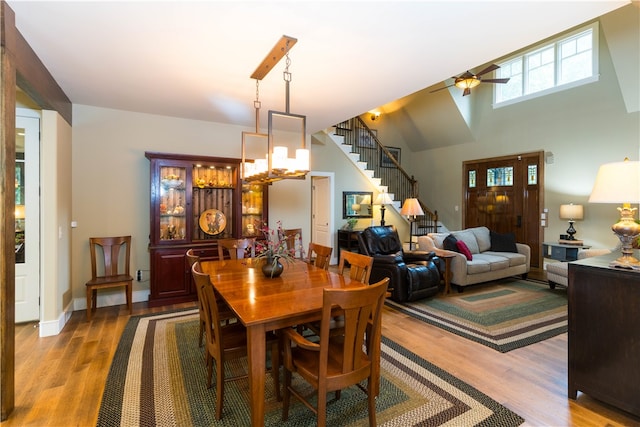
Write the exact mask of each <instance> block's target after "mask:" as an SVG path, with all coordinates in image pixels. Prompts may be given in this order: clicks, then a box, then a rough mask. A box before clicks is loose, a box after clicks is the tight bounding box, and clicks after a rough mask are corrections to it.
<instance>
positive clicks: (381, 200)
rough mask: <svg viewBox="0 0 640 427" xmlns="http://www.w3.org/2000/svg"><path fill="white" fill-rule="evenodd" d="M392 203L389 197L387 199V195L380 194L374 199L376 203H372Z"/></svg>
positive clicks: (384, 193)
mask: <svg viewBox="0 0 640 427" xmlns="http://www.w3.org/2000/svg"><path fill="white" fill-rule="evenodd" d="M392 203H393V200H392V199H391V197H389V193H386V192H384V191H383V192H381V193H378V197H376V201H375V202H373V204H374V205H390V204H392Z"/></svg>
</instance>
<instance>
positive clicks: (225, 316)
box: [185, 249, 236, 347]
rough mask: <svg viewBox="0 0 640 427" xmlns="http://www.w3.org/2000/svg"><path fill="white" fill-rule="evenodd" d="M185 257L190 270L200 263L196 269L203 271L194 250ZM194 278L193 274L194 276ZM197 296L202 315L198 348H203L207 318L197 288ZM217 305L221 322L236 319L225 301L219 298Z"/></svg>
mask: <svg viewBox="0 0 640 427" xmlns="http://www.w3.org/2000/svg"><path fill="white" fill-rule="evenodd" d="M185 256H186V257H187V262H188V263H189V270H192V269H193V265H194V264H196V263H198V265H197V266H196V267H195V268H196V269H198V271H200V272H201V273H202V271H201V269H200V256H198V255H196V254H195V253H194V252H193V249H189V250H187V253H186V254H185ZM192 277H193V274H192ZM193 280H194V282H195V277H194V279H193ZM196 294H197V296H198V314H199V315H200V328H199V329H200V330H199V332H198V347H202V341H203V338H204V327H205V317H204V309H203V308H202V295H201V289H200V288H199V287H198V286H196ZM216 301H217V304H218V314H219V316H220V320H221V321H222V322H227V323H228V322H229V320H230V319H235V318H236V316H235V313H234V312H233V310H231V308H229V306H228V305H227V303H226V302H224V300H223V299H222V298H217V299H216Z"/></svg>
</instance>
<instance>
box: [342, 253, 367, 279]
mask: <svg viewBox="0 0 640 427" xmlns="http://www.w3.org/2000/svg"><path fill="white" fill-rule="evenodd" d="M346 263H349V265H350V266H351V267H350V268H349V277H350V278H351V279H354V280H357V281H358V282H362V283H366V284H367V285H368V284H369V277H370V276H371V268H373V257H370V256H367V255H362V254H359V253H356V252H349V251H340V261H339V262H338V273H340V274H344V269H345V264H346Z"/></svg>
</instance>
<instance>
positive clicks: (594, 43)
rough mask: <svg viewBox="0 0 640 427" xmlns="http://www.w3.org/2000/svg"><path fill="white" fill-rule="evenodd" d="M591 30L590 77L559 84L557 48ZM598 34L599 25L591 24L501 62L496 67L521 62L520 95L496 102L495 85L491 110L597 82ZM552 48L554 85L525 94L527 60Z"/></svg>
mask: <svg viewBox="0 0 640 427" xmlns="http://www.w3.org/2000/svg"><path fill="white" fill-rule="evenodd" d="M589 30H591V52H592V55H591V75H590V76H588V77H585V78H582V79H579V80H575V81H572V82H569V83H563V84H559V83H558V82H559V80H560V73H561V72H562V67H561V64H562V62H561V59H560V49H559V48H558V46H559V45H560V44H561V43H563V42H565V41H567V40H570V39H572V38H575V37H576V36H577V35H579V34H582V33H584V32H586V31H589ZM599 34H600V32H599V24H598V22H593V23H591V24H588V25H585V26H582V27H580V28H577V29H576V30H574V31H572V32H570V33H567V34H563V35H562V36H561V37H557V38H555V39H553V40H550V41H546V42H544V43H540V44H539V45H536V46H534V47H532V48H531V49H528V50H527V51H525V52H522V53H520V54H518V55H514V56H511V57H509V58H507V59H505V60H504V61H501V62H500V63H499V64H498V65H500V66H502V65H503V64H507V63H510V62H513V61H515V60H518V59H519V60H520V61H521V64H522V65H521V67H522V82H521V84H522V92H521V93H522V95H520V96H518V97H515V98H511V99H508V100H505V101H500V102H498V101H497V96H498V91H499V90H500V86H502V85H500V84H497V85H495V87H494V89H493V108H500V107H506V106H508V105H513V104H516V103H518V102H522V101H527V100H529V99H534V98H538V97H541V96H545V95H549V94H552V93H556V92H560V91H563V90H567V89H571V88H574V87H577V86H582V85H585V84H589V83H593V82H597V81H598V80H599V78H600V74H599V44H600V43H599V41H600V35H599ZM551 45H552V46H553V47H554V50H555V52H554V85H553V86H552V87H549V88H547V89H544V90H541V91H538V92H532V93H525V88H526V87H527V84H528V69H527V66H526V61H527V58H528V57H529V56H530V55H531V54H533V53H536V52H539V51H540V50H542V49H546V48H548V47H549V46H551ZM496 77H499V75H496Z"/></svg>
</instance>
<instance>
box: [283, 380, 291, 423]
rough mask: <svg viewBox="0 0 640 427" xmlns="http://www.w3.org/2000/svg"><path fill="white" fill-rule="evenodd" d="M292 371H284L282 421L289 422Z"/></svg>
mask: <svg viewBox="0 0 640 427" xmlns="http://www.w3.org/2000/svg"><path fill="white" fill-rule="evenodd" d="M289 387H291V371H290V370H288V369H287V368H285V369H284V395H283V397H282V421H287V419H288V418H289V400H290V398H291V390H289Z"/></svg>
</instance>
